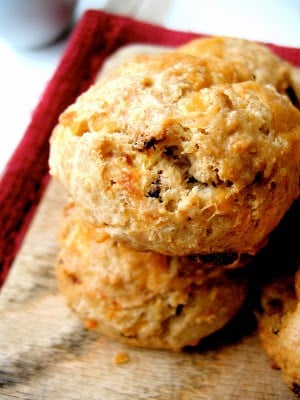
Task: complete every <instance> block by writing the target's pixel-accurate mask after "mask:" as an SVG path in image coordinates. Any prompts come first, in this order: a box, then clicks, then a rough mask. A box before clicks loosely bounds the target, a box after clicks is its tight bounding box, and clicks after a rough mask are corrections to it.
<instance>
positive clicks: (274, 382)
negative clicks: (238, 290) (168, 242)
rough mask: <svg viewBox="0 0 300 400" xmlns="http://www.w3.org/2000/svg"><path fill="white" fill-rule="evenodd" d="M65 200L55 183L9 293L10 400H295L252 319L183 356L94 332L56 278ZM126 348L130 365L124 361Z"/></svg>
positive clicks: (1, 380) (2, 307)
mask: <svg viewBox="0 0 300 400" xmlns="http://www.w3.org/2000/svg"><path fill="white" fill-rule="evenodd" d="M65 198H66V195H65V192H64V190H63V189H62V187H61V186H60V184H58V183H57V182H56V181H52V182H50V185H49V187H48V189H47V191H46V193H45V195H44V198H43V200H42V202H41V204H40V206H39V208H38V211H37V213H36V216H35V218H34V221H33V223H32V225H31V227H30V229H29V231H28V234H27V236H26V239H25V241H24V243H23V246H22V248H21V251H20V252H19V255H18V257H17V258H16V260H15V262H14V265H13V266H12V269H11V272H10V274H9V277H8V279H7V281H6V283H5V285H4V287H3V289H2V293H1V299H0V348H1V351H0V398H1V399H16V398H17V399H28V400H29V399H30V400H35V399H37V400H40V399H47V400H48V399H49V400H50V399H51V400H52V399H53V400H58V399H59V400H60V399H61V400H65V399H66V400H67V399H72V400H75V399H78V400H82V399H89V400H92V399H103V400H104V399H105V400H106V399H118V400H127V399H134V400H138V399H147V400H150V399H151V400H154V399H155V400H156V399H157V400H158V399H160V400H167V399H170V400H171V399H172V400H192V399H193V400H194V399H212V400H229V399H230V400H234V399H249V400H250V399H251V400H260V399H265V400H267V399H274V400H279V399H280V400H287V399H293V398H295V397H294V395H293V394H292V393H291V392H290V391H289V389H288V388H287V387H286V386H285V384H284V383H282V382H281V378H280V372H279V371H277V370H273V369H271V368H270V365H269V362H268V359H267V356H266V355H265V353H264V352H263V350H262V348H261V346H260V344H259V340H258V338H257V335H256V332H255V329H254V330H252V331H251V330H250V331H249V329H248V328H249V327H246V328H247V329H245V331H246V332H244V333H243V329H241V326H239V322H240V323H241V324H242V322H245V318H241V319H240V320H238V321H237V323H235V324H232V326H231V327H230V328H231V330H229V329H227V331H225V332H224V335H222V334H219V335H217V337H215V338H213V340H210V341H207V343H206V345H203V346H201V347H199V348H198V349H196V350H194V351H190V352H185V353H178V354H177V353H172V352H168V351H156V350H143V349H136V348H131V347H128V346H125V345H123V344H120V343H118V342H116V341H113V340H110V339H108V338H105V337H103V336H101V335H99V334H96V333H95V332H91V331H86V330H85V329H84V327H83V326H82V324H81V323H80V322H79V321H78V320H77V318H76V317H75V316H74V315H72V313H71V312H70V311H69V309H68V308H67V306H66V305H65V302H64V299H63V298H62V297H61V296H60V295H59V294H58V292H57V288H56V282H55V277H54V272H53V261H54V258H55V256H56V254H57V251H58V247H57V240H56V237H57V233H58V229H59V225H60V218H61V208H62V206H63V204H64V202H65ZM246 319H247V318H246ZM247 325H248V324H247ZM120 352H125V353H126V354H127V356H128V357H129V360H128V362H127V363H125V364H121V365H118V364H116V362H115V357H116V356H117V355H118V354H119V353H120Z"/></svg>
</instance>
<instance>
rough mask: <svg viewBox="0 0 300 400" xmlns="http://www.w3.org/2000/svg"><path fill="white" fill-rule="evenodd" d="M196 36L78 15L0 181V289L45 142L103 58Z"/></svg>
mask: <svg viewBox="0 0 300 400" xmlns="http://www.w3.org/2000/svg"><path fill="white" fill-rule="evenodd" d="M199 36H202V35H199V34H195V33H188V32H178V31H174V30H168V29H165V28H162V27H158V26H154V25H151V24H148V23H143V22H139V21H135V20H133V19H130V18H126V17H122V16H115V15H109V14H106V13H104V12H101V11H94V10H90V11H87V12H86V13H85V14H84V15H83V17H82V18H81V20H80V21H79V23H78V24H77V26H76V27H75V29H74V31H73V33H72V35H71V37H70V40H69V44H68V47H67V49H66V51H65V53H64V55H63V57H62V59H61V61H60V63H59V65H58V67H57V69H56V72H55V73H54V75H53V77H52V79H51V80H50V82H49V84H48V85H47V87H46V90H45V92H44V95H43V96H42V99H41V101H40V102H39V104H38V105H37V107H36V109H35V111H34V113H33V115H32V120H31V123H30V125H29V126H28V128H27V130H26V131H25V134H24V136H23V139H22V140H21V142H20V144H19V145H18V147H17V149H16V150H15V152H14V154H13V155H12V157H11V159H10V161H9V162H8V164H7V166H6V169H5V171H4V173H3V175H2V177H1V181H0V220H1V221H2V224H1V230H0V285H1V284H2V283H3V282H4V280H5V277H6V276H7V273H8V271H9V268H10V266H11V263H12V261H13V259H14V257H15V255H16V253H17V251H18V249H19V247H20V245H21V242H22V239H23V237H24V234H25V232H26V230H27V228H28V226H29V223H30V221H31V218H32V216H33V214H34V211H35V209H36V206H37V204H38V202H39V200H40V198H41V196H42V193H43V191H44V189H45V187H46V184H47V182H48V180H49V176H48V154H49V143H48V141H49V137H50V135H51V132H52V129H53V127H54V126H55V124H56V122H57V119H58V116H59V114H60V113H61V112H62V111H63V110H64V109H65V108H66V107H67V106H68V105H69V104H70V103H72V102H73V101H74V100H75V98H76V97H77V96H78V95H79V94H80V93H81V92H82V91H84V90H86V89H87V88H88V87H89V85H90V84H91V83H92V82H93V80H94V78H95V75H96V74H97V72H98V71H99V69H100V67H101V65H102V63H103V62H104V60H105V59H106V57H107V56H109V55H110V54H111V53H113V52H114V51H115V50H116V49H118V48H119V47H121V46H123V45H126V44H130V43H149V44H161V45H166V46H178V45H180V44H182V43H184V42H187V41H188V40H191V39H193V38H195V37H199ZM269 46H270V47H271V49H272V50H273V51H274V52H275V53H277V54H278V55H280V56H281V57H283V58H285V59H287V60H288V61H290V62H291V63H293V64H295V65H300V49H295V48H287V47H281V46H276V45H273V44H270V45H269ZM50 223H51V221H49V224H50Z"/></svg>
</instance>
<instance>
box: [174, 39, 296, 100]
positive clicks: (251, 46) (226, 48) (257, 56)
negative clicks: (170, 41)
mask: <svg viewBox="0 0 300 400" xmlns="http://www.w3.org/2000/svg"><path fill="white" fill-rule="evenodd" d="M176 51H179V52H182V53H184V54H190V55H192V56H197V57H203V56H216V57H220V58H222V59H224V60H228V61H237V62H241V63H244V64H245V65H246V66H247V68H248V69H249V71H251V72H252V74H253V76H254V79H255V80H256V81H257V82H259V83H261V84H269V85H272V86H274V87H275V88H276V89H277V90H278V91H279V92H280V93H285V94H287V95H288V96H289V98H290V99H291V101H292V102H293V103H294V104H295V105H298V106H299V98H298V97H297V91H296V90H295V85H294V82H293V79H292V68H291V66H290V65H289V63H288V62H286V61H284V60H282V59H281V58H280V57H278V56H277V55H275V54H274V53H273V52H272V51H271V50H270V49H269V48H268V47H267V46H265V45H262V44H259V43H256V42H253V41H251V40H245V39H240V38H234V37H225V36H214V37H208V38H199V39H194V40H192V41H190V42H188V43H186V44H184V45H183V46H180V47H178V49H177V50H176Z"/></svg>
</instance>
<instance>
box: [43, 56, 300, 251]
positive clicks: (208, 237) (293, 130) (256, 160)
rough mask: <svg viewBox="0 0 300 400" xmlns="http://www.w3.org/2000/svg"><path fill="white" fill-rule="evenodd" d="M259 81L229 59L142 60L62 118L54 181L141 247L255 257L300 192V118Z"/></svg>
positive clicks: (112, 231)
mask: <svg viewBox="0 0 300 400" xmlns="http://www.w3.org/2000/svg"><path fill="white" fill-rule="evenodd" d="M251 79H252V78H251V74H250V73H249V72H248V71H247V70H246V69H245V67H243V66H241V65H239V64H237V63H231V62H226V61H223V60H221V59H218V58H207V59H206V58H197V57H193V56H188V55H184V54H179V53H171V54H161V55H148V56H140V57H136V58H133V59H132V60H130V61H128V62H127V63H125V64H124V65H122V66H121V67H120V68H118V69H117V70H116V71H115V72H114V73H112V74H111V75H110V76H109V77H107V78H106V79H104V80H102V81H100V82H99V83H98V84H96V85H95V86H93V87H92V88H90V89H89V90H88V91H87V92H86V93H84V94H83V95H81V96H80V97H79V98H78V100H77V101H76V102H75V104H73V105H71V106H70V107H68V108H67V110H66V111H65V112H64V113H63V114H62V115H61V117H60V120H59V124H58V126H57V127H56V128H55V130H54V133H53V135H52V138H51V152H50V167H51V174H52V175H54V176H56V177H57V178H58V179H59V180H60V181H61V182H62V183H63V184H64V185H65V186H66V188H67V189H68V190H69V192H70V194H71V196H72V197H73V198H74V200H75V202H76V204H77V205H78V206H79V207H80V208H81V210H82V215H83V216H84V218H85V219H87V220H88V221H89V223H91V224H93V225H94V226H99V227H101V229H105V230H106V232H107V233H108V234H109V235H110V236H111V237H113V238H114V239H116V240H118V241H122V242H124V243H126V244H127V245H128V246H130V247H133V248H135V249H137V250H139V251H141V250H151V251H155V252H158V253H162V254H166V255H181V256H186V255H189V254H203V255H208V254H217V255H218V254H224V253H225V254H234V255H240V254H255V253H256V252H257V251H258V250H259V249H260V248H261V246H262V245H263V244H264V243H265V240H266V237H267V236H268V234H269V233H270V232H271V231H272V230H273V228H274V227H275V226H276V225H277V224H278V222H279V221H280V219H281V218H282V216H283V215H284V213H285V212H286V210H287V209H288V208H289V207H290V205H291V204H292V203H293V201H294V199H295V198H297V197H298V195H299V186H298V180H299V168H300V147H299V144H300V113H299V111H298V110H297V109H296V108H295V107H293V106H292V105H291V103H290V102H289V101H288V100H287V99H286V98H285V97H284V96H282V95H280V94H278V93H277V92H276V91H275V89H274V88H272V87H270V86H262V85H260V84H258V83H257V82H253V81H251Z"/></svg>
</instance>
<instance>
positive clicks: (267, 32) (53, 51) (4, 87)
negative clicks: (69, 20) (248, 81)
mask: <svg viewBox="0 0 300 400" xmlns="http://www.w3.org/2000/svg"><path fill="white" fill-rule="evenodd" d="M41 1H43V0H41ZM87 8H101V9H104V10H105V11H108V12H111V13H119V14H126V15H130V16H132V17H134V18H137V19H140V20H144V21H150V22H153V23H156V24H160V25H163V26H166V27H169V28H173V29H177V30H185V31H186V30H188V31H194V32H199V33H206V34H217V35H229V36H239V37H243V38H248V39H252V40H260V41H267V42H273V43H276V44H280V45H285V46H292V47H300V0H248V1H243V0H110V1H105V0H102V1H101V0H98V1H97V0H80V1H79V2H78V4H77V8H76V10H75V12H74V23H76V21H77V20H78V19H79V18H80V16H81V15H82V13H83V12H84V11H85V10H86V9H87ZM67 40H68V38H65V39H63V40H61V41H60V42H58V43H55V44H53V45H48V46H46V47H44V48H40V49H36V50H25V49H16V48H15V47H14V46H13V44H12V43H9V42H7V41H5V40H4V39H1V37H0V110H1V130H0V173H1V172H3V170H4V168H5V164H6V162H7V161H8V159H9V157H10V156H11V154H12V152H13V150H14V148H15V147H16V146H17V144H18V142H19V141H20V139H21V137H22V136H23V133H24V131H25V129H26V127H27V125H28V123H29V122H30V116H31V112H32V110H33V109H34V107H35V106H36V104H37V102H38V99H39V96H40V95H41V94H42V93H43V91H44V88H45V85H46V83H47V81H48V80H49V79H50V78H51V76H52V74H53V72H54V70H55V68H56V66H57V64H58V62H59V60H60V57H61V55H62V53H63V51H64V48H65V46H66V43H67Z"/></svg>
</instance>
